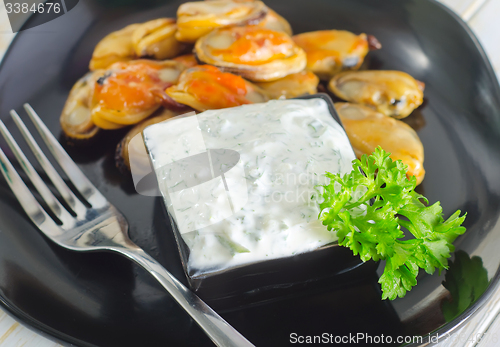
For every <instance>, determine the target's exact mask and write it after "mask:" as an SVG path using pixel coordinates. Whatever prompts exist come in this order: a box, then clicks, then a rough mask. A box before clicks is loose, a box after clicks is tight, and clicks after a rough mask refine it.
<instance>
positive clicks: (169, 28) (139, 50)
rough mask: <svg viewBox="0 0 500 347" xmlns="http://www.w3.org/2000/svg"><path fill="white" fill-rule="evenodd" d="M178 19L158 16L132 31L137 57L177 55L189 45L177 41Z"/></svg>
mask: <svg viewBox="0 0 500 347" xmlns="http://www.w3.org/2000/svg"><path fill="white" fill-rule="evenodd" d="M176 32H177V25H176V21H175V19H173V18H158V19H154V20H151V21H149V22H146V23H143V24H141V25H140V26H139V27H138V28H137V29H136V30H134V32H133V33H132V43H133V45H134V50H135V54H136V56H137V57H153V58H155V59H158V60H163V59H169V58H173V57H176V56H177V55H179V54H180V53H182V52H184V51H186V49H187V48H188V47H189V45H187V44H185V43H182V42H179V41H177V39H176V38H175V33H176Z"/></svg>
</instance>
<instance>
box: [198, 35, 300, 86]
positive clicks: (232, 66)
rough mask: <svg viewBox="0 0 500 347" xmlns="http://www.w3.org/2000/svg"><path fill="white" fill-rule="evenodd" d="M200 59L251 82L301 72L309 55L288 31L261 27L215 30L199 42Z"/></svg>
mask: <svg viewBox="0 0 500 347" xmlns="http://www.w3.org/2000/svg"><path fill="white" fill-rule="evenodd" d="M195 53H196V56H197V58H198V60H200V61H201V62H204V63H207V64H210V65H214V66H217V67H219V68H221V69H223V70H224V71H227V72H231V73H234V74H238V75H240V76H243V77H245V78H246V79H249V80H251V81H256V82H266V81H274V80H277V79H280V78H282V77H285V76H286V75H289V74H292V73H296V72H299V71H302V70H303V69H304V68H305V66H306V55H305V53H304V51H303V50H302V49H301V48H300V47H298V46H297V45H296V44H295V43H294V42H293V40H292V39H291V38H290V36H288V35H287V34H285V33H283V32H278V31H273V30H269V29H266V28H262V27H259V26H240V27H229V28H222V29H216V30H214V31H212V32H211V33H209V34H208V35H206V36H204V37H202V38H201V39H199V40H198V41H197V42H196V45H195Z"/></svg>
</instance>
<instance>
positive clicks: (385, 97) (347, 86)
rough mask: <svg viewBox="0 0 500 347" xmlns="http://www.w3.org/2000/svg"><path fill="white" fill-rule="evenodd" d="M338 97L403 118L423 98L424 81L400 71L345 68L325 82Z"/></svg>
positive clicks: (420, 102) (419, 103) (418, 104)
mask: <svg viewBox="0 0 500 347" xmlns="http://www.w3.org/2000/svg"><path fill="white" fill-rule="evenodd" d="M328 87H329V88H330V90H331V91H332V92H333V93H334V94H335V95H336V96H338V97H339V98H341V99H344V100H346V101H349V102H353V103H358V104H362V105H365V106H369V107H372V108H374V109H376V110H377V111H379V112H381V113H383V114H385V115H387V116H391V117H394V118H405V117H407V116H408V115H409V114H410V113H411V112H412V111H413V110H414V109H415V108H417V107H418V106H420V105H421V104H422V102H423V100H424V91H423V90H424V84H423V83H422V82H419V81H417V80H415V79H414V78H413V77H411V76H410V75H408V74H407V73H405V72H401V71H383V70H377V71H346V72H342V73H340V74H338V75H336V76H335V77H334V78H332V80H331V81H330V83H329V84H328Z"/></svg>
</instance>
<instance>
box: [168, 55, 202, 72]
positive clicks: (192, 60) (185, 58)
mask: <svg viewBox="0 0 500 347" xmlns="http://www.w3.org/2000/svg"><path fill="white" fill-rule="evenodd" d="M172 60H175V61H177V62H179V63H181V64H182V65H184V66H185V67H186V68H188V67H193V66H196V65H198V60H196V56H195V55H194V54H193V53H191V54H184V55H180V56H178V57H175V58H173V59H172Z"/></svg>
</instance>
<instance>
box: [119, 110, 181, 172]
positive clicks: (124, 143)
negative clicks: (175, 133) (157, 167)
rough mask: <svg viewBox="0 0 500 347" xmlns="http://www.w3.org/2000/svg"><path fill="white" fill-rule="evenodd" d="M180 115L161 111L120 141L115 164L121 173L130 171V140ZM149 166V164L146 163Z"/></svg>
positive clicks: (141, 123)
mask: <svg viewBox="0 0 500 347" xmlns="http://www.w3.org/2000/svg"><path fill="white" fill-rule="evenodd" d="M178 115H179V113H177V112H174V111H171V110H166V109H161V110H158V112H157V113H155V114H154V115H153V116H152V117H151V118H148V119H145V120H144V121H142V122H140V123H139V124H137V125H136V126H134V127H133V128H132V129H130V131H129V132H128V133H127V134H126V135H125V137H124V138H123V139H122V140H121V141H120V143H119V144H118V145H117V146H116V151H115V163H116V167H117V168H118V169H119V170H120V171H121V172H127V171H130V160H129V144H130V140H132V139H133V138H134V137H135V136H136V135H137V134H139V133H141V132H142V131H143V130H144V129H145V128H146V127H148V126H150V125H152V124H156V123H160V122H163V121H164V120H167V119H169V118H172V117H175V116H178ZM145 159H146V160H147V161H149V158H147V157H146V158H145ZM145 164H147V163H145Z"/></svg>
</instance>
